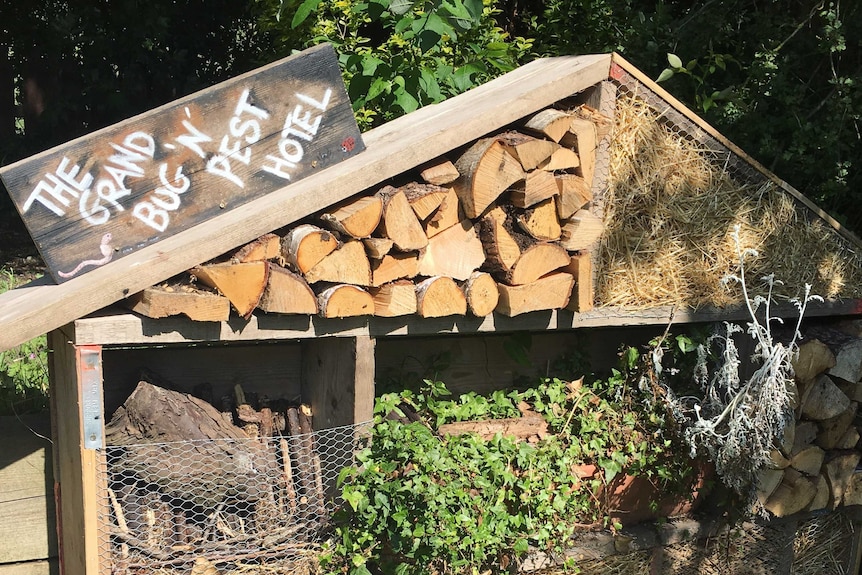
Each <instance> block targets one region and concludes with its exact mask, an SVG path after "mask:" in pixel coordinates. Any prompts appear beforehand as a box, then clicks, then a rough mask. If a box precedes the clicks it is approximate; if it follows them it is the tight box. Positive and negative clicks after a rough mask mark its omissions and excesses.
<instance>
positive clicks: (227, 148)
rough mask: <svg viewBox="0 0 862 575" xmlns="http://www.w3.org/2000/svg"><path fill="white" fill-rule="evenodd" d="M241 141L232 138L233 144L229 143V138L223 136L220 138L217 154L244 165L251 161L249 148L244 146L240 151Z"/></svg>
mask: <svg viewBox="0 0 862 575" xmlns="http://www.w3.org/2000/svg"><path fill="white" fill-rule="evenodd" d="M241 147H242V142H241V141H239V140H234V143H233V146H231V145H230V138H229V137H227V136H225V137H224V138H222V139H221V144H220V145H219V147H218V151H219V155H220V156H223V157H225V158H230V159H232V160H239V161H240V162H242V163H243V164H245V165H246V166H247V165H248V164H249V162H251V148H246V149H245V150H243V151H242V153H240V148H241Z"/></svg>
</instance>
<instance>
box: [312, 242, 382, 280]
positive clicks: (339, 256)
mask: <svg viewBox="0 0 862 575" xmlns="http://www.w3.org/2000/svg"><path fill="white" fill-rule="evenodd" d="M305 279H306V281H308V283H312V284H313V283H317V282H332V283H351V284H356V285H360V286H367V285H371V264H370V263H369V261H368V256H366V255H365V247H364V246H363V244H362V242H360V241H357V240H352V241H349V242H345V243H344V244H343V245H342V246H341V247H340V248H338V249H337V250H335V251H334V252H332V253H331V254H329V255H328V256H326V257H325V258H323V259H322V260H320V263H318V264H317V265H316V266H314V267H313V268H311V269H310V270H308V272H306V274H305Z"/></svg>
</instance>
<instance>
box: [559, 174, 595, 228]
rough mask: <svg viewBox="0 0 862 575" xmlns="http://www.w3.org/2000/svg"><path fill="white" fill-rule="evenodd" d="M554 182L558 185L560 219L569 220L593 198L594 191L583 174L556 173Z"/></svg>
mask: <svg viewBox="0 0 862 575" xmlns="http://www.w3.org/2000/svg"><path fill="white" fill-rule="evenodd" d="M554 183H555V184H556V185H557V196H556V202H557V216H558V217H559V218H560V221H565V220H568V219H569V218H571V217H572V216H573V215H575V213H576V212H577V211H578V210H580V209H581V208H583V207H584V206H586V205H587V204H588V203H589V202H591V201H592V200H593V192H592V190H591V189H590V187H589V186H588V185H587V182H586V180H584V179H583V178H582V177H581V176H578V175H576V174H556V175H555V176H554Z"/></svg>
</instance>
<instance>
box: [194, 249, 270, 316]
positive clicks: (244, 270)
mask: <svg viewBox="0 0 862 575" xmlns="http://www.w3.org/2000/svg"><path fill="white" fill-rule="evenodd" d="M190 273H191V274H192V275H193V276H195V277H196V278H197V279H198V280H200V281H201V282H202V283H204V284H205V285H208V286H210V287H212V288H216V289H217V290H219V291H220V292H221V293H223V294H224V296H225V297H226V298H227V299H229V300H230V303H231V304H232V305H233V307H234V309H236V311H237V313H239V315H241V316H242V317H244V318H246V319H248V317H249V316H251V314H252V312H253V311H254V309H255V308H256V307H257V304H258V303H259V302H260V298H261V296H263V291H264V290H265V289H266V283H267V279H268V278H269V265H267V262H246V263H242V264H240V263H221V264H209V265H202V266H197V267H195V268H192V270H191V271H190Z"/></svg>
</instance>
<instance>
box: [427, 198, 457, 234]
mask: <svg viewBox="0 0 862 575" xmlns="http://www.w3.org/2000/svg"><path fill="white" fill-rule="evenodd" d="M460 221H461V209H460V208H459V204H458V194H456V193H455V188H448V189H447V190H446V197H445V198H444V199H443V201H442V202H440V207H439V208H437V211H435V212H434V213H433V214H431V216H430V217H429V218H428V219H426V220H425V221H423V222H422V228H423V229H424V230H425V235H426V236H428V238H429V239H430V238H433V237H434V236H436V235H437V234H439V233H440V232H442V231H445V230H447V229H449V228H451V227H452V226H454V225H455V224H457V223H458V222H460Z"/></svg>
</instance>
